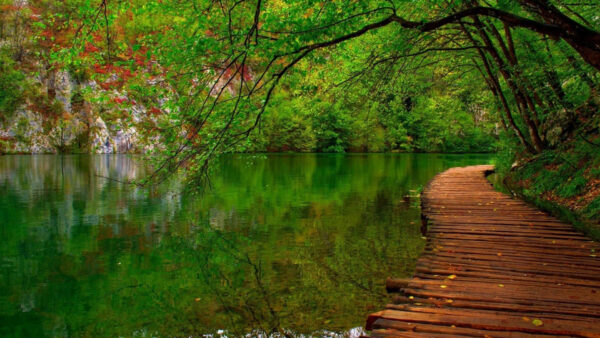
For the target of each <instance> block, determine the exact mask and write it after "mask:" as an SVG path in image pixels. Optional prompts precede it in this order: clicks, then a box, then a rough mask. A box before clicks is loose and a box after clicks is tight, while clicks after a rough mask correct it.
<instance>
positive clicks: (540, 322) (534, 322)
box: [531, 318, 544, 326]
mask: <svg viewBox="0 0 600 338" xmlns="http://www.w3.org/2000/svg"><path fill="white" fill-rule="evenodd" d="M531 324H533V325H535V326H542V325H544V322H542V321H541V320H539V319H537V318H536V319H534V320H532V321H531Z"/></svg>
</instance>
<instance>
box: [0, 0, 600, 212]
mask: <svg viewBox="0 0 600 338" xmlns="http://www.w3.org/2000/svg"><path fill="white" fill-rule="evenodd" d="M1 3H2V5H1V7H0V8H1V19H2V20H1V26H0V40H1V41H2V46H1V51H0V60H1V65H0V67H1V68H2V72H1V73H0V88H1V91H0V111H1V112H2V116H0V119H1V123H2V127H3V129H2V131H1V134H0V142H1V144H0V151H2V152H4V153H36V152H37V153H39V152H42V153H48V152H49V153H89V152H91V153H94V152H100V153H102V152H142V153H148V154H153V155H156V156H154V159H155V161H156V163H155V165H156V169H157V170H156V172H155V174H154V175H152V177H150V178H149V180H154V181H162V180H165V179H167V178H168V177H169V176H170V175H171V174H172V173H173V172H174V171H177V170H179V169H181V168H183V167H185V169H186V172H187V173H188V176H189V178H190V179H191V180H192V181H195V182H196V185H200V184H202V183H201V181H202V180H204V179H205V178H206V177H207V175H208V173H209V171H210V167H211V165H210V163H211V162H212V160H213V159H215V158H217V157H218V156H219V154H222V153H227V152H449V153H452V152H458V153H465V152H496V153H498V154H499V161H498V169H499V171H500V172H502V173H504V175H506V176H507V181H509V182H512V183H511V184H512V185H513V187H515V188H518V189H520V190H521V191H522V192H524V193H526V194H528V195H530V196H532V197H541V198H542V199H544V200H548V201H551V202H555V203H558V204H561V205H563V206H567V208H569V209H573V210H578V211H580V212H581V213H582V214H585V215H586V216H587V218H595V217H597V216H598V210H599V209H600V200H599V199H598V191H599V190H598V182H599V177H600V168H599V164H600V162H599V161H600V159H599V157H598V147H600V142H599V141H598V140H597V137H598V114H597V111H598V104H600V98H599V95H600V94H599V93H598V84H599V79H598V70H599V68H600V66H599V64H598V60H600V56H599V55H600V33H598V31H599V29H598V27H599V25H600V23H599V20H600V19H599V18H598V16H597V13H598V3H597V2H596V1H583V0H581V1H575V2H569V3H567V2H565V1H564V0H560V1H559V0H556V1H550V0H514V1H509V0H502V1H491V2H488V1H482V2H478V1H472V0H469V1H410V2H409V1H395V0H385V1H360V0H356V1H312V0H304V1H262V0H257V1H240V0H236V1H214V0H204V1H189V2H181V1H160V0H136V1H118V0H99V1H91V0H68V1H61V2H56V1H44V0H31V1H25V0H14V1H13V0H2V2H1ZM511 167H513V169H512V170H510V169H511ZM509 171H510V173H509Z"/></svg>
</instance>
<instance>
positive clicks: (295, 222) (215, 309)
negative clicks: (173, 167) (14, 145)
mask: <svg viewBox="0 0 600 338" xmlns="http://www.w3.org/2000/svg"><path fill="white" fill-rule="evenodd" d="M487 162H489V156H484V155H424V154H374V155H346V156H344V155H310V154H307V155H270V156H266V157H265V156H262V155H261V156H252V155H231V156H226V157H224V158H222V159H221V161H220V162H219V163H218V164H217V170H216V171H215V175H214V176H213V186H214V188H213V190H212V191H211V192H210V193H208V194H205V195H203V196H202V197H198V196H191V195H184V194H178V193H175V194H168V193H167V192H177V191H179V189H180V186H179V183H178V182H171V183H170V184H169V185H165V186H163V187H160V188H158V189H142V188H138V187H135V186H130V185H123V184H120V183H118V182H117V181H116V180H125V179H134V178H136V177H140V176H141V175H143V174H144V172H145V168H144V166H143V164H142V163H143V161H142V158H140V157H128V156H118V155H99V156H3V157H0V234H1V235H2V238H3V239H4V241H3V244H2V246H0V256H1V261H0V335H1V336H72V335H77V336H81V335H85V336H119V335H121V336H131V335H135V336H190V335H192V336H200V335H202V334H206V333H215V334H218V333H219V332H221V333H223V334H227V335H235V336H237V335H244V334H250V335H254V334H257V333H259V332H262V333H273V334H274V333H279V334H281V335H285V334H288V335H299V334H307V335H310V334H313V335H317V336H321V335H325V334H333V333H338V334H344V333H346V334H349V332H351V331H350V330H351V329H352V328H357V327H361V326H362V325H363V323H364V319H365V315H366V314H367V313H369V312H372V311H374V310H376V309H378V308H380V307H381V306H382V304H384V302H385V300H386V299H387V296H386V294H385V291H384V289H383V280H384V279H385V278H386V277H387V276H389V275H393V276H407V275H409V274H410V273H411V271H412V269H413V268H414V263H415V260H416V258H417V257H418V255H419V253H420V252H421V250H422V246H423V240H422V239H421V235H420V232H419V224H420V221H419V210H418V207H416V205H415V203H414V201H413V200H411V199H410V198H406V196H407V195H408V194H409V191H410V190H411V189H416V188H418V187H419V186H420V185H423V184H425V183H426V182H427V181H428V180H429V179H430V178H431V177H432V176H433V175H435V174H436V173H437V172H440V171H442V170H443V169H445V168H447V167H450V166H456V165H466V164H475V163H487ZM104 177H108V178H110V179H106V178H104ZM352 332H354V333H357V332H359V331H358V330H357V329H355V330H354V331H352Z"/></svg>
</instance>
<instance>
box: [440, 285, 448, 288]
mask: <svg viewBox="0 0 600 338" xmlns="http://www.w3.org/2000/svg"><path fill="white" fill-rule="evenodd" d="M440 287H441V288H442V289H445V288H447V287H448V285H440Z"/></svg>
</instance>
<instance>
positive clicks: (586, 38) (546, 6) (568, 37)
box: [519, 0, 600, 71]
mask: <svg viewBox="0 0 600 338" xmlns="http://www.w3.org/2000/svg"><path fill="white" fill-rule="evenodd" d="M519 2H520V3H521V5H522V6H523V7H524V8H525V9H526V10H527V11H529V12H531V13H534V14H536V15H539V16H540V17H541V19H542V20H543V21H544V22H545V23H547V24H550V25H553V26H557V27H559V28H560V29H561V30H562V31H563V32H564V34H563V35H562V36H560V37H562V38H563V39H564V40H565V41H566V42H567V43H568V44H569V45H571V47H573V48H574V49H575V50H576V51H577V52H578V53H579V55H581V57H582V58H583V59H584V60H585V61H586V62H587V63H589V64H590V65H592V66H593V67H594V68H596V69H597V70H599V71H600V33H598V32H596V31H594V30H592V29H589V28H587V27H585V26H584V25H582V24H580V23H578V22H577V21H575V20H573V19H571V18H569V17H568V16H566V15H564V14H563V13H562V12H561V11H560V10H558V8H556V7H555V6H554V5H552V4H551V3H550V1H548V0H519Z"/></svg>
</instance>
